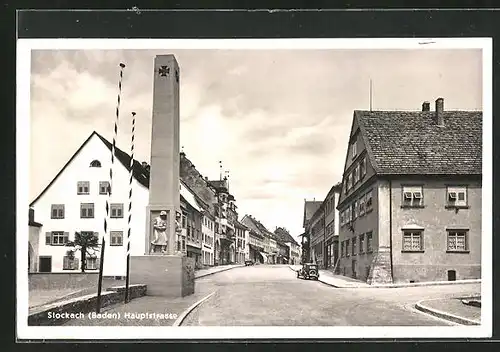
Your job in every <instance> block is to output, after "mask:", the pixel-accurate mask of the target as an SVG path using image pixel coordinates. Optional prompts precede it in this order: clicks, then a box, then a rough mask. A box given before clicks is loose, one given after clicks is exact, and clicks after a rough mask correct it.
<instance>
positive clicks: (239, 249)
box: [235, 221, 247, 264]
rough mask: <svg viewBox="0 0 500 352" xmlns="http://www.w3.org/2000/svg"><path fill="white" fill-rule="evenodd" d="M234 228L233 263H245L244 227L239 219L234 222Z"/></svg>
mask: <svg viewBox="0 0 500 352" xmlns="http://www.w3.org/2000/svg"><path fill="white" fill-rule="evenodd" d="M235 229H236V231H235V232H236V245H235V250H236V253H235V258H236V259H235V263H237V264H245V253H246V248H247V245H246V241H247V240H246V227H245V225H243V224H242V223H240V222H239V221H236V222H235Z"/></svg>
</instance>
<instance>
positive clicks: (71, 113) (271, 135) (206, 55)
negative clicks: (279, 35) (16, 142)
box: [30, 50, 482, 236]
mask: <svg viewBox="0 0 500 352" xmlns="http://www.w3.org/2000/svg"><path fill="white" fill-rule="evenodd" d="M168 53H173V54H175V56H176V58H177V61H178V63H179V65H180V69H181V92H180V102H181V107H180V112H181V136H180V139H181V145H183V146H184V150H185V152H186V154H187V155H188V157H189V158H190V159H191V160H192V161H193V163H194V164H195V165H196V167H197V168H198V169H199V171H200V172H201V173H202V174H203V175H206V176H208V177H209V178H212V179H217V178H218V177H219V163H218V162H219V160H222V161H223V166H224V169H227V170H230V187H231V192H232V193H234V195H235V197H236V199H237V205H238V207H239V211H240V215H244V214H245V213H250V214H253V215H254V216H255V217H257V218H258V219H259V220H261V221H262V222H263V223H264V224H265V225H267V226H269V227H271V228H274V226H285V227H287V228H289V229H290V231H291V234H292V236H296V235H298V234H300V233H301V231H302V229H301V226H302V211H303V209H302V207H303V199H304V198H309V199H311V198H313V197H316V199H323V198H324V197H325V196H326V193H327V192H328V190H329V189H330V188H331V186H332V185H333V184H335V183H337V182H338V181H340V179H341V177H342V172H343V167H344V162H345V153H346V146H347V142H348V136H349V131H350V128H351V122H352V115H353V110H355V109H367V108H368V107H369V80H370V79H372V80H373V106H374V108H375V109H387V110H394V109H419V108H420V105H421V102H422V101H424V100H430V101H433V100H434V99H435V98H436V97H438V96H443V97H444V98H445V104H446V105H445V106H446V108H447V109H453V108H455V109H480V108H481V100H482V95H481V94H482V90H481V85H482V81H481V52H480V51H479V50H420V51H411V50H399V51H394V50H385V51H384V50H378V51H374V50H100V51H99V50H55V51H51V50H41V51H33V52H32V78H31V97H32V101H31V132H32V135H31V184H30V188H31V189H30V195H31V199H33V198H34V197H35V196H36V195H37V194H38V193H39V192H40V191H41V190H42V189H43V188H44V187H45V186H46V185H47V184H48V183H49V182H50V180H51V179H52V178H53V177H54V176H55V174H56V173H57V172H58V171H59V169H60V168H61V167H62V166H63V165H64V164H65V163H66V162H67V160H68V159H69V158H70V157H71V155H72V154H73V153H74V151H76V149H77V148H78V147H79V146H80V145H81V143H82V142H83V141H84V140H85V139H86V138H87V137H88V136H89V135H90V133H92V131H94V130H96V131H98V132H99V133H101V134H102V135H103V136H104V137H106V138H108V139H111V138H112V136H113V124H114V119H115V106H116V99H117V90H118V87H117V84H118V73H119V66H118V64H119V63H120V62H123V63H125V64H126V67H125V69H124V76H123V92H122V105H121V116H120V125H119V136H118V140H117V143H118V146H119V147H122V148H123V149H124V150H128V148H129V143H130V133H131V132H130V124H131V117H130V112H131V111H136V112H137V120H136V150H135V155H136V156H137V159H139V160H145V161H149V159H150V158H149V155H150V138H151V116H152V107H151V106H152V92H153V85H152V69H153V60H154V57H155V55H159V54H168ZM61 131H64V133H61ZM47 141H50V143H48V142H47Z"/></svg>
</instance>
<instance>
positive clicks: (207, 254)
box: [201, 210, 215, 266]
mask: <svg viewBox="0 0 500 352" xmlns="http://www.w3.org/2000/svg"><path fill="white" fill-rule="evenodd" d="M214 230H215V217H214V216H212V215H211V214H210V212H209V211H208V210H204V211H203V223H202V226H201V231H202V240H203V241H202V244H203V247H202V258H203V265H204V266H213V265H214V246H215V232H214Z"/></svg>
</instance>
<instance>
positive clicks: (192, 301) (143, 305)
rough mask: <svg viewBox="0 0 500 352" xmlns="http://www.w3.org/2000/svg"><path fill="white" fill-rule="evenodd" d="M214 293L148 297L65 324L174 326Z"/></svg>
mask: <svg viewBox="0 0 500 352" xmlns="http://www.w3.org/2000/svg"><path fill="white" fill-rule="evenodd" d="M211 293H213V292H208V291H196V292H195V293H194V294H192V295H189V296H186V297H180V298H174V299H168V298H165V297H157V296H144V297H140V298H136V299H133V300H132V301H130V302H129V303H127V304H118V305H114V306H110V307H108V308H105V309H102V310H101V313H100V316H97V317H96V316H89V314H88V313H87V314H85V315H84V317H83V318H80V319H72V320H69V321H68V322H66V323H64V324H63V326H173V325H174V323H175V322H176V320H177V319H179V318H181V317H182V316H183V315H185V314H186V313H187V310H189V309H190V308H192V307H193V305H196V304H197V303H198V302H200V301H202V300H203V299H204V298H206V297H207V296H208V295H210V294H211Z"/></svg>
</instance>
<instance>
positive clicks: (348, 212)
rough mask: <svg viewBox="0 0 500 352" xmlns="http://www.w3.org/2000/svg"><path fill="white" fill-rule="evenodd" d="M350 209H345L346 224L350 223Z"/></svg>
mask: <svg viewBox="0 0 500 352" xmlns="http://www.w3.org/2000/svg"><path fill="white" fill-rule="evenodd" d="M351 209H352V208H351V207H348V208H347V209H346V214H347V219H346V223H347V224H349V223H350V222H351V221H352V211H351Z"/></svg>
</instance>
